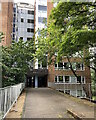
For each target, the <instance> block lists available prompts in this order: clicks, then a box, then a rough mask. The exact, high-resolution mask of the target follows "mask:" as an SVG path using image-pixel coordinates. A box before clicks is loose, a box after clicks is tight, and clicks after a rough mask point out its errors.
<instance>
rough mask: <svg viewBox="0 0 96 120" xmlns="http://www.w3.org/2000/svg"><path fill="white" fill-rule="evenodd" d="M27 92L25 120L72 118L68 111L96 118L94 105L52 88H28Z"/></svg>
mask: <svg viewBox="0 0 96 120" xmlns="http://www.w3.org/2000/svg"><path fill="white" fill-rule="evenodd" d="M26 92H27V93H26V101H25V107H24V113H23V118H72V116H70V115H69V114H68V112H67V109H71V110H73V111H75V112H77V113H79V114H81V113H82V114H83V116H84V118H94V105H93V104H91V103H90V104H89V103H88V104H85V103H84V102H85V101H84V102H81V101H82V100H80V99H79V98H75V99H74V98H72V97H68V96H66V95H64V94H60V93H59V92H57V91H55V90H52V89H50V88H27V89H26ZM76 99H77V100H76ZM78 101H79V102H78Z"/></svg>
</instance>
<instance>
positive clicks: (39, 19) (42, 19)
mask: <svg viewBox="0 0 96 120" xmlns="http://www.w3.org/2000/svg"><path fill="white" fill-rule="evenodd" d="M38 22H40V23H47V18H44V17H38Z"/></svg>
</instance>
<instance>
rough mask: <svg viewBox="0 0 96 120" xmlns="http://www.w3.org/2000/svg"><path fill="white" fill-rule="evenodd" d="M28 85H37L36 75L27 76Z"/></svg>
mask: <svg viewBox="0 0 96 120" xmlns="http://www.w3.org/2000/svg"><path fill="white" fill-rule="evenodd" d="M26 87H33V88H34V87H35V78H34V77H27V81H26Z"/></svg>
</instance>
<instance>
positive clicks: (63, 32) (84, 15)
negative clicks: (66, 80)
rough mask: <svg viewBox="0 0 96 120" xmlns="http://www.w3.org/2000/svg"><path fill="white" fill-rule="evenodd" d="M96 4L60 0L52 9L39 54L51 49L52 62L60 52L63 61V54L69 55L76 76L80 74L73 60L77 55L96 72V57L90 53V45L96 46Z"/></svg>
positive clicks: (49, 51)
mask: <svg viewBox="0 0 96 120" xmlns="http://www.w3.org/2000/svg"><path fill="white" fill-rule="evenodd" d="M95 7H96V4H95V3H82V2H66V4H64V3H63V2H59V3H58V5H57V7H56V8H54V9H53V10H52V12H51V15H50V21H49V24H48V25H47V36H46V38H44V35H43V37H42V35H41V36H40V37H41V38H42V39H41V38H40V40H41V41H40V42H39V44H40V47H39V46H38V47H39V49H38V50H39V51H38V50H37V51H38V52H37V53H38V54H39V53H40V52H41V51H42V54H44V53H46V52H47V53H48V55H49V60H50V61H51V62H52V60H53V58H54V57H53V56H54V55H55V53H56V52H57V54H58V55H57V61H60V60H62V56H66V57H67V59H68V62H69V63H70V69H71V70H72V72H73V74H74V75H75V76H76V77H78V75H77V74H76V71H75V70H74V69H73V67H72V63H71V62H70V59H71V58H72V57H74V56H77V54H78V57H81V58H82V62H84V63H85V65H86V66H88V67H89V68H92V69H93V70H94V71H96V66H95V62H96V56H95V54H90V52H89V48H90V47H95V46H96V42H95V41H96V40H95V38H96V10H95ZM42 43H43V44H42ZM44 44H45V45H44ZM43 45H44V46H43ZM42 49H43V50H42ZM95 74H96V72H95Z"/></svg>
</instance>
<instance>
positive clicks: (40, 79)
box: [38, 76, 47, 87]
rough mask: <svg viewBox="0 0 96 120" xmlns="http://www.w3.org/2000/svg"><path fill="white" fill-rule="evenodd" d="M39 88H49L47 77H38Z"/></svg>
mask: <svg viewBox="0 0 96 120" xmlns="http://www.w3.org/2000/svg"><path fill="white" fill-rule="evenodd" d="M38 87H47V76H42V77H38Z"/></svg>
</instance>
